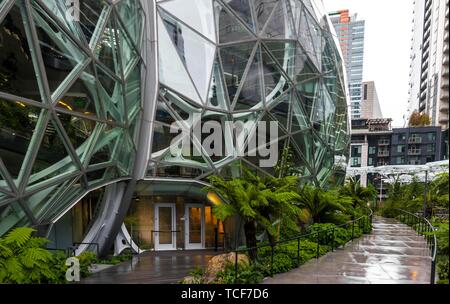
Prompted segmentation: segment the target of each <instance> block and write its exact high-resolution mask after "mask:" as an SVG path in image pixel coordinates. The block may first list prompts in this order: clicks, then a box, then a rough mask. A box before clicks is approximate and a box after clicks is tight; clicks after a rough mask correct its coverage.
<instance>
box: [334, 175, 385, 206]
mask: <svg viewBox="0 0 450 304" xmlns="http://www.w3.org/2000/svg"><path fill="white" fill-rule="evenodd" d="M339 194H340V195H341V196H344V197H347V198H349V199H350V200H351V202H352V207H353V208H354V209H355V208H357V207H360V208H365V207H367V203H368V202H370V201H371V200H373V199H374V198H375V197H376V195H377V190H376V189H375V187H374V186H373V185H371V184H370V185H369V186H368V187H362V186H361V183H360V182H359V181H357V180H354V179H353V178H349V179H348V180H347V182H346V183H345V185H344V186H343V187H341V188H340V189H339Z"/></svg>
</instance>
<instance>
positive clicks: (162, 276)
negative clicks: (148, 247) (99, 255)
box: [81, 250, 217, 284]
mask: <svg viewBox="0 0 450 304" xmlns="http://www.w3.org/2000/svg"><path fill="white" fill-rule="evenodd" d="M215 254H217V252H213V251H204V250H194V251H165V252H162V251H159V252H154V251H151V252H145V253H143V254H141V255H139V257H138V256H135V257H133V259H132V260H131V261H128V262H123V263H121V264H119V265H116V266H113V267H111V268H108V269H106V270H103V271H100V272H98V273H95V274H93V275H91V276H89V277H88V278H86V279H83V280H82V281H81V283H82V284H170V283H178V282H179V281H180V280H181V279H183V278H184V277H185V276H187V275H188V274H189V272H190V271H191V270H192V269H194V268H195V267H197V266H201V267H204V266H205V265H206V264H207V263H208V261H209V260H210V259H211V258H212V257H213V256H214V255H215Z"/></svg>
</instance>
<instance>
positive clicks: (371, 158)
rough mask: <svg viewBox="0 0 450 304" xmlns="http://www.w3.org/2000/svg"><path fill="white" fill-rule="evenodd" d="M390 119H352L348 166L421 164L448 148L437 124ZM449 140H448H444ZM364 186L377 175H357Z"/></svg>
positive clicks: (436, 159)
mask: <svg viewBox="0 0 450 304" xmlns="http://www.w3.org/2000/svg"><path fill="white" fill-rule="evenodd" d="M391 122H392V120H391V119H359V120H352V140H351V148H350V163H349V166H350V167H354V168H355V167H371V166H373V167H381V166H389V165H423V164H426V163H429V162H434V161H439V160H442V159H443V158H444V156H445V155H446V153H447V154H448V152H446V151H447V148H446V147H447V146H446V142H445V136H443V134H445V132H443V131H442V130H441V128H440V127H433V126H429V127H414V128H413V127H410V128H392V127H391ZM447 143H448V140H447ZM359 178H360V182H361V184H362V185H363V186H367V184H368V183H369V182H370V183H373V184H374V185H375V186H378V187H380V185H379V184H378V183H379V182H378V181H379V180H378V179H377V178H378V176H376V175H371V174H368V175H366V176H360V177H359Z"/></svg>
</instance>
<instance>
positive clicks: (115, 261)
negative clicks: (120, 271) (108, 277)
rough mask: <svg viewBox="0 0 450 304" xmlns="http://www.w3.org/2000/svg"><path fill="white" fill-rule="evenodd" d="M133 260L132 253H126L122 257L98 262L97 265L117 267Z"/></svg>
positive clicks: (118, 256)
mask: <svg viewBox="0 0 450 304" xmlns="http://www.w3.org/2000/svg"><path fill="white" fill-rule="evenodd" d="M132 258H133V254H132V253H131V252H124V253H122V254H120V255H117V256H113V257H110V258H108V259H102V260H96V261H95V263H96V264H109V265H117V264H120V263H123V262H125V261H129V260H131V259H132Z"/></svg>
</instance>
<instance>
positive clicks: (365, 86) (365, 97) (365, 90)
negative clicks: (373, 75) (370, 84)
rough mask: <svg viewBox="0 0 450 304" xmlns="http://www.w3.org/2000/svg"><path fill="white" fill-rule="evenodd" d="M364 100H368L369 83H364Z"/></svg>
mask: <svg viewBox="0 0 450 304" xmlns="http://www.w3.org/2000/svg"><path fill="white" fill-rule="evenodd" d="M364 100H367V84H365V85H364Z"/></svg>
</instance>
